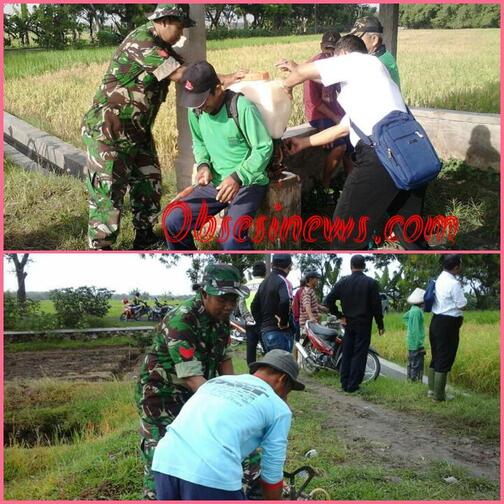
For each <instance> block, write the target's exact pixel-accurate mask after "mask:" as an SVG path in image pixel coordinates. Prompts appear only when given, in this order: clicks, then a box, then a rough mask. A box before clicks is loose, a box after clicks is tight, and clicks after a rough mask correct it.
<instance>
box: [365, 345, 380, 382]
mask: <svg viewBox="0 0 504 504" xmlns="http://www.w3.org/2000/svg"><path fill="white" fill-rule="evenodd" d="M380 370H381V365H380V359H378V356H377V355H376V354H375V353H373V352H368V354H367V361H366V371H365V373H364V379H363V380H362V383H366V382H370V381H373V380H376V379H377V378H378V376H380Z"/></svg>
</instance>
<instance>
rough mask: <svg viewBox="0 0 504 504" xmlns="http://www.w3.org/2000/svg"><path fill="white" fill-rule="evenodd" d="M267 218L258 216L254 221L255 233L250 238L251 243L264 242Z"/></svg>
mask: <svg viewBox="0 0 504 504" xmlns="http://www.w3.org/2000/svg"><path fill="white" fill-rule="evenodd" d="M267 219H268V218H267V217H266V215H260V216H259V217H258V218H257V219H256V221H255V232H254V236H253V237H252V238H251V240H252V243H255V244H257V243H261V242H262V241H263V240H264V235H265V233H266V220H267Z"/></svg>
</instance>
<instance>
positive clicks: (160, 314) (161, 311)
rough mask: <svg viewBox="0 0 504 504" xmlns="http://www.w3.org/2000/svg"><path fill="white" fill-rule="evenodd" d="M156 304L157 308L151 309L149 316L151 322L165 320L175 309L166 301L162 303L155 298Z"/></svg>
mask: <svg viewBox="0 0 504 504" xmlns="http://www.w3.org/2000/svg"><path fill="white" fill-rule="evenodd" d="M154 304H155V306H154V308H152V309H151V312H150V314H149V320H154V321H159V320H163V319H164V317H165V315H166V314H167V313H168V312H169V311H170V310H171V309H172V308H173V306H171V305H169V304H168V303H167V302H166V301H163V302H162V303H161V302H160V301H159V300H158V298H157V297H155V298H154Z"/></svg>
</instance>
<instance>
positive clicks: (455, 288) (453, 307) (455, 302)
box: [432, 271, 467, 317]
mask: <svg viewBox="0 0 504 504" xmlns="http://www.w3.org/2000/svg"><path fill="white" fill-rule="evenodd" d="M466 305H467V299H466V297H465V296H464V291H463V290H462V286H461V285H460V282H459V281H458V280H457V279H456V278H455V276H453V275H452V274H451V273H448V271H443V272H442V273H441V274H440V275H439V276H438V277H437V280H436V299H435V300H434V304H433V306H432V313H435V314H436V315H448V316H450V317H462V316H463V313H462V308H464V307H465V306H466Z"/></svg>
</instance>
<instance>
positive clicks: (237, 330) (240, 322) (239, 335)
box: [229, 315, 265, 355]
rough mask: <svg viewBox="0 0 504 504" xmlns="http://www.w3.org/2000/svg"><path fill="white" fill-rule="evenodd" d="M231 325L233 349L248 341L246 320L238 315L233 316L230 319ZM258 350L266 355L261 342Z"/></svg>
mask: <svg viewBox="0 0 504 504" xmlns="http://www.w3.org/2000/svg"><path fill="white" fill-rule="evenodd" d="M229 325H230V326H231V332H230V336H231V348H236V347H238V346H239V345H241V344H242V343H243V342H244V341H246V340H247V334H246V332H247V330H246V329H245V326H246V323H245V319H244V318H243V317H240V316H237V315H231V316H230V317H229ZM257 350H258V351H259V352H260V354H261V355H264V354H265V352H264V347H263V345H262V343H261V341H259V343H257Z"/></svg>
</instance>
